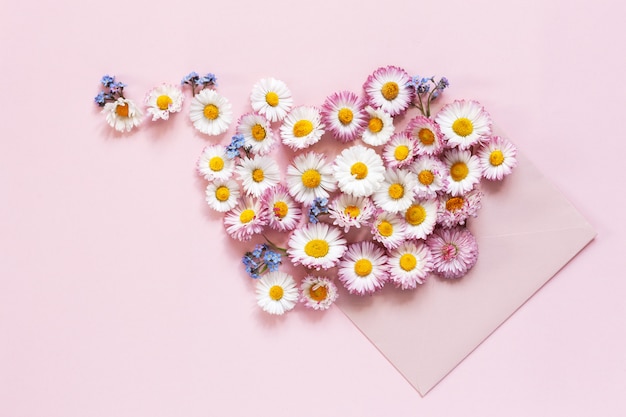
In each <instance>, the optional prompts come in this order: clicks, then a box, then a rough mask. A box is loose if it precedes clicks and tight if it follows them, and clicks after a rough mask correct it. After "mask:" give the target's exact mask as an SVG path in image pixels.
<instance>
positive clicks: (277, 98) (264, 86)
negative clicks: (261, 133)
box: [250, 78, 293, 122]
mask: <svg viewBox="0 0 626 417" xmlns="http://www.w3.org/2000/svg"><path fill="white" fill-rule="evenodd" d="M250 104H251V105H252V108H253V109H254V111H255V112H257V113H259V114H261V115H263V116H265V118H266V119H267V120H269V121H270V122H278V121H280V120H283V119H284V118H285V116H286V115H287V113H289V111H290V110H291V107H293V98H292V97H291V91H289V88H287V85H286V84H285V83H284V82H282V81H280V80H277V79H275V78H263V79H262V80H260V81H259V82H258V83H256V84H255V85H254V87H252V92H251V93H250Z"/></svg>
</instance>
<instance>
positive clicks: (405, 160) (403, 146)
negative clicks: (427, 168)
mask: <svg viewBox="0 0 626 417" xmlns="http://www.w3.org/2000/svg"><path fill="white" fill-rule="evenodd" d="M416 155H417V148H416V146H415V140H414V139H413V138H412V137H411V136H410V135H409V134H407V133H405V132H401V133H396V134H395V135H393V136H392V137H391V140H390V141H389V142H387V144H386V145H385V147H384V148H383V159H384V161H385V164H386V165H387V167H388V168H406V167H407V166H409V165H410V164H411V163H412V162H413V159H414V158H415V156H416Z"/></svg>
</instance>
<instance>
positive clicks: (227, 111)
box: [189, 88, 233, 136]
mask: <svg viewBox="0 0 626 417" xmlns="http://www.w3.org/2000/svg"><path fill="white" fill-rule="evenodd" d="M189 118H190V119H191V121H192V122H193V126H194V127H195V128H196V129H198V130H199V131H200V132H202V133H204V134H207V135H211V136H214V135H219V134H220V133H224V132H226V130H228V126H230V122H231V121H232V119H233V112H232V106H231V104H230V101H228V100H227V99H226V97H224V96H221V95H219V94H218V93H217V92H216V91H215V90H211V89H209V88H205V89H204V90H202V91H200V92H199V93H198V94H196V95H195V96H193V98H192V99H191V105H190V107H189Z"/></svg>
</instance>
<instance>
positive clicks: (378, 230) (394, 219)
mask: <svg viewBox="0 0 626 417" xmlns="http://www.w3.org/2000/svg"><path fill="white" fill-rule="evenodd" d="M406 227H407V226H406V222H405V221H404V218H403V217H402V216H400V214H398V213H389V212H386V211H384V210H378V211H377V212H376V215H375V217H374V219H373V220H372V227H371V230H370V231H371V233H372V238H373V239H374V240H375V241H377V242H380V243H382V244H383V246H384V247H385V248H387V249H395V248H397V247H398V246H400V244H401V243H402V242H404V241H405V240H406Z"/></svg>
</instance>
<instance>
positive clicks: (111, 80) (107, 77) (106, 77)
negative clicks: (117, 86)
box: [100, 75, 115, 88]
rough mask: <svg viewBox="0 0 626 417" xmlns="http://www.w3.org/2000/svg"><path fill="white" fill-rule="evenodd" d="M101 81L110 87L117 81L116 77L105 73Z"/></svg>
mask: <svg viewBox="0 0 626 417" xmlns="http://www.w3.org/2000/svg"><path fill="white" fill-rule="evenodd" d="M100 82H101V83H102V85H103V86H105V87H107V88H108V87H110V86H111V84H113V83H114V82H115V77H111V76H110V75H104V76H103V77H102V79H101V80H100Z"/></svg>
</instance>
